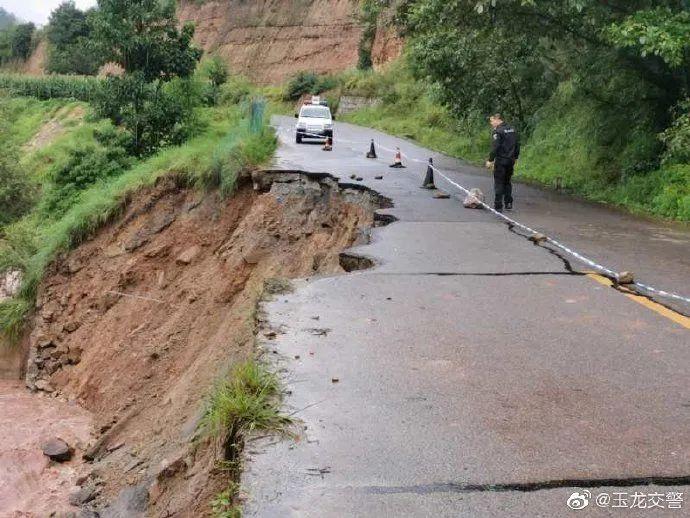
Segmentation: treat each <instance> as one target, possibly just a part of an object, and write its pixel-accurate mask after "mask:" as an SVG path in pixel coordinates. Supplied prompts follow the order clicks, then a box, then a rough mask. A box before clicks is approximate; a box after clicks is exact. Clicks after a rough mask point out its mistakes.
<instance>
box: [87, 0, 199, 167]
mask: <svg viewBox="0 0 690 518" xmlns="http://www.w3.org/2000/svg"><path fill="white" fill-rule="evenodd" d="M93 27H94V32H93V34H94V40H95V44H96V47H97V48H98V49H100V53H101V55H102V56H103V57H104V59H105V60H106V61H109V62H115V63H117V64H119V65H120V66H122V68H123V69H124V71H125V74H124V76H123V77H110V78H108V79H106V80H105V81H104V83H103V86H102V87H101V90H100V92H99V94H98V96H97V99H96V103H95V104H96V111H97V112H98V113H99V114H100V115H101V116H103V117H108V118H110V119H111V120H112V121H113V122H115V124H121V125H123V126H124V127H125V128H126V129H127V131H128V132H129V133H130V135H131V145H130V152H132V153H133V154H136V155H145V154H149V153H152V152H153V151H155V150H156V149H157V148H159V147H161V146H164V145H167V144H177V143H180V142H181V141H182V140H184V138H186V137H187V136H188V134H189V131H190V128H191V127H192V126H193V115H194V105H195V102H197V100H198V99H199V97H200V96H199V94H198V92H196V91H195V89H194V88H193V86H192V85H191V83H189V82H187V83H186V84H180V81H183V80H186V79H187V78H189V77H190V76H191V74H192V73H193V72H194V69H195V67H196V64H197V62H198V61H199V59H200V58H201V51H200V50H199V49H197V48H196V47H194V46H193V45H192V37H193V35H194V26H193V25H189V24H187V25H185V26H184V27H183V28H182V29H178V23H177V19H176V18H175V4H174V2H161V1H160V0H99V2H98V10H97V12H96V15H95V16H94V25H93Z"/></svg>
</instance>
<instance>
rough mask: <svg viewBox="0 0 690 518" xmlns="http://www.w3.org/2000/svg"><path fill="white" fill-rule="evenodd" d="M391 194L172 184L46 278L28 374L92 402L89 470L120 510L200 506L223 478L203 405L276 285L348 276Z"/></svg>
mask: <svg viewBox="0 0 690 518" xmlns="http://www.w3.org/2000/svg"><path fill="white" fill-rule="evenodd" d="M379 203H380V200H379V199H378V198H377V197H376V196H375V195H374V194H372V193H371V192H369V191H366V190H353V189H345V190H343V189H340V188H339V187H338V186H337V183H336V182H335V181H334V180H332V179H330V178H328V177H320V178H318V179H307V177H305V176H303V175H297V174H293V173H270V174H269V173H267V174H265V175H259V176H256V177H255V182H254V185H251V182H245V184H244V185H243V186H242V187H241V188H239V190H238V192H237V193H236V194H235V195H234V196H233V197H231V198H229V199H227V200H223V199H221V198H220V197H219V196H218V195H217V194H208V195H200V194H198V193H195V192H192V191H189V190H186V189H184V188H182V187H180V186H178V185H177V184H176V183H175V181H174V180H172V179H167V180H166V181H165V182H163V183H161V184H160V185H158V186H156V187H155V188H153V189H151V190H150V191H148V192H144V193H141V194H140V195H138V196H136V197H135V199H134V200H133V201H132V202H131V203H130V204H129V206H128V208H127V210H126V212H125V214H124V216H123V217H122V218H121V219H120V220H119V222H116V223H114V224H112V225H110V226H108V227H106V228H105V229H103V230H102V231H101V232H100V233H99V234H98V235H97V236H96V237H95V238H94V239H93V240H91V241H89V242H88V243H86V244H84V245H82V246H81V247H80V248H78V249H77V250H75V251H74V252H72V253H71V254H69V255H68V256H67V257H65V258H64V259H63V260H62V261H60V262H59V264H57V265H55V267H54V271H52V272H51V273H50V275H49V276H48V277H47V279H46V281H45V282H44V284H43V286H42V287H41V290H40V294H39V298H38V304H37V313H36V316H35V318H34V322H33V330H32V332H31V335H30V337H29V338H28V341H29V344H28V345H29V362H28V372H27V384H28V385H29V386H30V387H31V388H32V389H34V390H39V391H41V392H43V393H47V394H51V395H53V396H54V397H56V398H59V399H61V400H66V401H70V402H76V403H78V404H79V405H81V406H83V407H84V408H85V409H87V410H88V411H90V412H91V413H92V415H93V419H94V421H95V425H96V426H95V429H96V435H95V436H94V437H93V439H92V441H91V444H90V447H89V448H88V451H87V457H89V458H92V459H94V460H93V463H89V464H85V465H83V466H82V467H81V468H79V469H78V470H77V471H78V472H80V473H83V474H85V475H88V477H84V479H83V480H81V481H80V482H81V484H82V487H83V491H82V496H84V499H87V498H88V499H91V497H93V496H95V498H94V499H93V500H91V501H90V502H85V505H86V507H90V508H94V509H99V510H100V511H103V510H104V509H105V510H106V511H105V516H108V515H111V516H114V515H118V514H117V513H120V515H123V516H138V515H139V514H140V513H144V512H148V513H149V514H150V515H153V516H173V515H178V516H191V515H193V516H200V515H203V514H204V513H205V512H206V511H208V501H209V499H210V498H211V496H212V495H214V494H215V493H216V492H217V491H218V490H219V489H221V488H222V487H223V484H225V483H227V481H226V480H224V479H223V477H222V476H220V475H218V474H217V473H215V471H214V470H213V467H214V462H215V461H216V459H217V457H216V453H217V452H215V451H214V449H213V447H212V446H211V445H210V444H208V443H207V442H204V441H202V442H201V443H199V444H200V446H199V447H198V448H195V447H193V441H194V439H195V437H196V436H197V435H198V424H199V421H200V418H201V416H202V411H203V401H204V398H205V396H206V395H207V394H208V392H209V390H210V389H211V387H212V384H213V383H214V381H215V380H216V379H218V377H219V376H220V375H222V373H223V372H224V371H225V370H226V369H227V368H228V367H229V366H230V365H232V364H233V363H234V362H236V361H239V360H242V359H245V358H247V357H249V356H250V355H252V354H254V331H255V329H254V328H255V316H254V313H255V308H256V303H257V300H258V299H259V297H260V296H261V293H262V290H263V285H264V281H265V280H266V279H268V278H273V277H309V276H312V275H319V274H332V273H337V272H340V271H342V269H341V267H340V264H339V253H340V252H341V251H342V250H343V249H345V248H347V247H349V246H350V245H352V244H354V243H357V242H361V241H364V240H366V239H367V235H368V234H367V230H368V228H370V227H371V226H372V224H373V214H374V210H375V208H377V206H378V205H379Z"/></svg>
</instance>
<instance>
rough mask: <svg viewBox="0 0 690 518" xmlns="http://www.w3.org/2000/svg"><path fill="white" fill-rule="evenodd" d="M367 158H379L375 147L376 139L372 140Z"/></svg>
mask: <svg viewBox="0 0 690 518" xmlns="http://www.w3.org/2000/svg"><path fill="white" fill-rule="evenodd" d="M367 158H378V157H377V156H376V147H375V146H374V139H371V146H370V147H369V152H368V153H367Z"/></svg>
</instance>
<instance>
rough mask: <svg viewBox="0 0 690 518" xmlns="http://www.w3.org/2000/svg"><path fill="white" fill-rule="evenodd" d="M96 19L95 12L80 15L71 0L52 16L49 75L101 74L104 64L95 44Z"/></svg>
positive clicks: (48, 33)
mask: <svg viewBox="0 0 690 518" xmlns="http://www.w3.org/2000/svg"><path fill="white" fill-rule="evenodd" d="M95 16H96V10H95V9H91V10H89V11H87V12H84V11H81V10H79V9H77V8H76V6H75V5H74V2H73V1H71V0H70V1H67V2H63V3H62V4H61V5H59V6H58V7H57V8H56V9H55V10H54V11H53V12H52V13H51V15H50V20H49V21H48V26H47V29H46V37H47V40H48V63H47V67H46V68H47V71H48V72H49V73H52V74H80V75H92V74H95V73H96V72H97V71H98V68H99V66H100V65H102V64H103V63H104V61H103V57H102V56H100V55H99V53H98V51H97V49H96V47H95V46H94V45H93V44H92V37H93V36H94V34H93V32H94V22H95Z"/></svg>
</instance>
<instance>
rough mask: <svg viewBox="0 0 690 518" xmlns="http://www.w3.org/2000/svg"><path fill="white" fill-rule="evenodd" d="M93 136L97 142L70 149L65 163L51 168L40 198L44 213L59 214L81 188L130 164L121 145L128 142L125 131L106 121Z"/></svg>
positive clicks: (83, 188) (70, 204) (71, 201)
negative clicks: (47, 182) (106, 123)
mask: <svg viewBox="0 0 690 518" xmlns="http://www.w3.org/2000/svg"><path fill="white" fill-rule="evenodd" d="M95 137H96V140H97V141H98V145H96V144H90V145H86V146H82V147H79V148H77V149H74V150H72V152H71V153H70V156H69V159H68V161H67V163H65V164H64V165H62V166H61V167H58V168H57V169H55V170H53V171H52V172H51V174H50V186H49V187H48V189H47V190H46V192H45V194H44V197H43V200H42V201H41V212H42V213H43V214H44V215H46V216H50V217H56V216H62V215H63V214H64V213H65V212H67V210H68V209H69V208H70V207H72V206H73V205H74V204H75V202H76V201H77V199H78V198H79V195H80V193H81V192H82V191H83V190H85V189H86V188H88V187H90V186H92V185H93V184H95V183H97V182H99V181H103V180H106V179H109V178H113V177H115V176H119V175H121V174H122V173H123V172H124V171H125V170H126V169H128V168H129V167H130V166H131V165H132V159H131V158H130V157H129V156H128V154H127V151H126V149H125V147H126V146H127V145H128V144H129V138H128V136H127V135H126V134H124V133H123V132H121V131H117V130H116V129H115V128H113V127H112V126H110V125H108V126H105V127H103V128H102V129H100V130H98V131H97V132H96V134H95Z"/></svg>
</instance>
